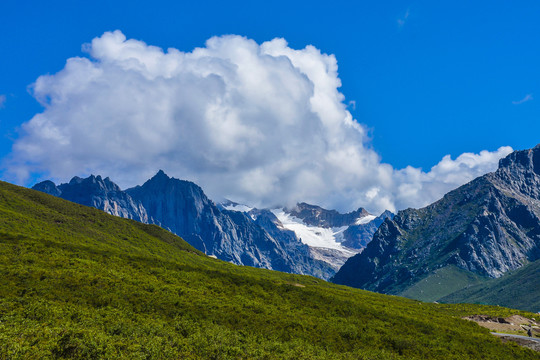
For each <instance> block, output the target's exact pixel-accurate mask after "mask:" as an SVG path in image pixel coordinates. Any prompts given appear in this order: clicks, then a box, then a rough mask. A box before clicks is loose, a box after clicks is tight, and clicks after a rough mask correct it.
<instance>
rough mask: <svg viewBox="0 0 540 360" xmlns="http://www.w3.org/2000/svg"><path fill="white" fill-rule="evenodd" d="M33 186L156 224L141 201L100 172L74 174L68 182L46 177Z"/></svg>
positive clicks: (80, 202) (109, 211)
mask: <svg viewBox="0 0 540 360" xmlns="http://www.w3.org/2000/svg"><path fill="white" fill-rule="evenodd" d="M32 189H34V190H38V191H42V192H45V193H47V194H50V195H54V196H58V197H61V198H62V199H65V200H69V201H72V202H75V203H78V204H81V205H86V206H92V207H95V208H97V209H101V210H103V211H105V212H107V213H109V214H111V215H115V216H121V217H124V218H128V219H133V220H137V221H140V222H144V223H149V222H151V223H156V222H155V221H153V220H152V219H151V218H149V217H148V214H147V212H146V210H145V208H144V207H143V206H142V205H141V203H140V202H138V201H135V200H133V198H131V196H129V195H128V194H126V193H125V192H123V191H122V190H120V188H119V187H118V185H116V184H115V183H113V182H112V181H111V180H110V179H109V178H105V179H102V178H101V176H99V175H98V176H94V175H91V176H90V177H88V178H86V179H81V178H79V177H77V176H75V177H74V178H73V179H71V181H70V182H69V183H67V184H61V185H58V186H56V185H55V184H54V183H53V182H52V181H49V180H47V181H43V182H41V183H39V184H36V185H34V187H32Z"/></svg>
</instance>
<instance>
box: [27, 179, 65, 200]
mask: <svg viewBox="0 0 540 360" xmlns="http://www.w3.org/2000/svg"><path fill="white" fill-rule="evenodd" d="M32 189H33V190H37V191H41V192H44V193H46V194H49V195H53V196H60V194H61V193H62V191H60V189H58V187H56V184H55V183H53V182H52V181H51V180H45V181H42V182H40V183H38V184H36V185H34V186H33V187H32Z"/></svg>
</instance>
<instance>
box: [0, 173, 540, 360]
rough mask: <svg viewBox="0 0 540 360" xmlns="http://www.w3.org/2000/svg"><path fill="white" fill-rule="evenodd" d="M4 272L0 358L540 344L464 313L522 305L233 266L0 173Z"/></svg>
mask: <svg viewBox="0 0 540 360" xmlns="http://www.w3.org/2000/svg"><path fill="white" fill-rule="evenodd" d="M0 279H1V281H0V359H23V358H24V359H26V358H39V359H41V358H95V359H98V358H125V359H162V358H201V359H227V358H260V359H271V358H291V359H293V358H294V359H317V358H328V359H341V358H343V359H349V358H350V359H358V358H370V359H394V358H403V359H422V358H423V359H425V358H429V359H437V358H440V359H468V358H478V359H481V358H485V359H488V358H489V359H532V358H540V356H539V355H538V354H537V353H533V352H532V351H530V350H527V349H522V348H518V347H517V346H515V345H504V344H502V343H501V342H500V340H499V339H497V338H494V337H493V336H491V335H490V334H489V333H488V331H487V330H486V329H482V328H480V327H479V326H477V325H476V324H474V323H470V322H467V321H464V320H460V319H459V317H460V316H464V315H467V314H478V313H481V314H490V315H495V316H507V315H510V314H513V313H516V311H511V310H509V309H504V308H497V307H487V306H480V305H436V304H424V303H420V302H418V301H414V300H408V299H404V298H398V297H393V296H385V295H380V294H375V293H369V292H366V291H362V290H357V289H351V288H347V287H343V286H337V285H332V284H329V283H326V282H324V281H322V280H319V279H316V278H312V277H308V276H300V275H291V274H284V273H279V272H273V271H267V270H262V269H255V268H249V267H239V266H235V265H232V264H229V263H225V262H222V261H219V260H214V259H211V258H208V257H206V256H204V255H202V254H201V253H199V252H197V251H196V250H194V249H193V248H192V247H191V246H189V245H187V244H186V243H185V242H183V241H182V240H181V239H180V238H178V237H176V236H174V235H172V234H170V233H168V232H166V231H164V230H162V229H160V228H158V227H156V226H150V225H143V224H139V223H137V222H134V221H130V220H125V219H120V218H116V217H113V216H109V215H107V214H105V213H103V212H101V211H98V210H95V209H92V208H87V207H83V206H80V205H76V204H72V203H69V202H67V201H64V200H61V199H58V198H55V197H52V196H48V195H46V194H42V193H39V192H36V191H31V190H28V189H24V188H20V187H16V186H13V185H10V184H7V183H3V182H0ZM522 314H523V315H525V316H527V315H529V316H532V314H526V313H522Z"/></svg>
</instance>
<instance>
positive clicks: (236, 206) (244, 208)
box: [223, 204, 253, 212]
mask: <svg viewBox="0 0 540 360" xmlns="http://www.w3.org/2000/svg"><path fill="white" fill-rule="evenodd" d="M223 208H224V209H225V210H230V211H240V212H249V211H251V210H253V208H252V207H249V206H247V205H242V204H233V205H227V206H223Z"/></svg>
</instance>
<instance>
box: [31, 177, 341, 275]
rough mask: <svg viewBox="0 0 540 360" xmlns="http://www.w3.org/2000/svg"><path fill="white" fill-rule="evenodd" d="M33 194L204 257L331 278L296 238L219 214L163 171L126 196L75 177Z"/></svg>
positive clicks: (96, 180) (106, 183)
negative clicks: (143, 229) (134, 226)
mask: <svg viewBox="0 0 540 360" xmlns="http://www.w3.org/2000/svg"><path fill="white" fill-rule="evenodd" d="M34 189H35V190H40V191H43V192H46V193H49V194H51V195H55V196H60V197H62V198H64V199H66V200H70V201H73V202H76V203H79V204H82V205H87V206H93V207H96V208H98V209H101V210H104V211H106V212H108V213H110V214H112V215H116V216H121V217H125V218H131V219H135V220H138V221H141V222H145V223H154V224H157V225H160V226H162V227H163V228H166V229H168V230H170V231H171V232H173V233H175V234H177V235H179V236H181V237H183V238H184V239H185V240H186V241H187V242H188V243H190V244H191V245H193V246H194V247H196V248H198V249H199V250H201V251H204V252H205V253H206V254H208V255H213V256H216V257H217V258H219V259H222V260H226V261H230V262H233V263H235V264H239V265H249V266H255V267H261V268H267V269H273V270H279V271H285V272H292V273H298V274H308V275H313V276H317V277H320V278H323V279H327V278H329V277H330V276H331V275H333V274H334V273H335V270H334V269H333V268H332V267H331V266H330V265H328V264H326V263H324V262H322V261H320V260H316V259H314V258H313V257H312V256H311V255H310V252H309V248H308V247H307V246H306V245H304V244H302V243H301V242H300V241H299V240H298V239H297V238H296V237H294V236H291V234H290V233H288V232H287V231H281V230H280V229H279V228H277V226H275V225H274V227H273V228H272V226H271V219H270V220H269V221H270V223H264V222H263V218H264V216H261V217H260V219H259V221H258V222H257V221H254V220H253V219H252V218H251V217H250V216H248V215H247V214H246V213H243V212H238V211H227V210H224V209H219V208H218V207H217V206H216V205H215V204H214V203H213V202H212V201H211V200H210V199H208V198H207V197H206V195H205V194H204V192H203V190H202V189H201V188H200V187H199V186H197V185H196V184H194V183H192V182H189V181H182V180H178V179H174V178H169V177H168V176H167V175H166V174H165V173H164V172H163V171H159V172H158V173H157V174H156V175H155V176H154V177H153V178H151V179H150V180H148V181H147V182H146V183H144V184H143V185H142V186H137V187H134V188H131V189H127V190H126V191H122V190H120V188H119V187H118V186H117V185H116V184H114V183H113V182H112V181H110V179H109V178H106V179H102V178H101V177H100V176H97V177H95V176H90V177H89V178H87V179H81V178H78V177H74V178H73V179H72V180H71V181H70V182H69V183H68V184H62V185H59V186H56V185H55V184H54V183H52V182H50V181H45V182H42V183H39V184H37V185H35V186H34Z"/></svg>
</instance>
